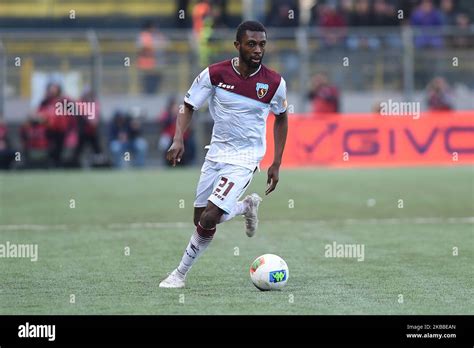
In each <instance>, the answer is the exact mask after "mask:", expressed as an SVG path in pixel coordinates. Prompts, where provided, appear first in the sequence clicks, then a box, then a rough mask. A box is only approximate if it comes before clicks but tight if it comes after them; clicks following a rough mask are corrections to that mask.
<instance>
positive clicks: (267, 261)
mask: <svg viewBox="0 0 474 348" xmlns="http://www.w3.org/2000/svg"><path fill="white" fill-rule="evenodd" d="M288 276H289V271H288V266H287V264H286V262H285V261H284V260H283V259H282V258H281V257H280V256H277V255H273V254H265V255H262V256H259V257H257V258H256V259H255V261H254V262H253V263H252V265H251V266H250V279H252V283H253V285H255V286H256V287H257V289H259V290H261V291H266V290H279V289H281V288H283V287H284V286H285V284H286V282H287V281H288Z"/></svg>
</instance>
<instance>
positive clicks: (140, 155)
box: [109, 111, 148, 168]
mask: <svg viewBox="0 0 474 348" xmlns="http://www.w3.org/2000/svg"><path fill="white" fill-rule="evenodd" d="M109 136H110V144H109V146H110V152H111V153H112V161H113V164H114V166H115V167H116V168H123V167H124V164H125V162H128V161H131V163H132V165H133V166H135V167H143V166H144V165H145V157H146V152H147V149H148V144H147V142H146V140H145V139H144V138H143V137H142V125H141V121H140V119H139V116H138V115H134V116H133V117H130V116H128V115H127V114H125V113H123V112H121V111H117V112H115V114H114V117H113V120H112V124H111V125H110V133H109Z"/></svg>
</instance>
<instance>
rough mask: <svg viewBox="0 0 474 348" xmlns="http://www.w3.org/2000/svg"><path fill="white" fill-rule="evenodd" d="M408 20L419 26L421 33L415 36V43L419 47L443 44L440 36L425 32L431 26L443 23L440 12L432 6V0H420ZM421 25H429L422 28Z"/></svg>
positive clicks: (429, 29) (430, 29)
mask: <svg viewBox="0 0 474 348" xmlns="http://www.w3.org/2000/svg"><path fill="white" fill-rule="evenodd" d="M410 22H411V24H412V25H413V26H417V27H421V28H422V31H421V33H418V34H416V36H415V45H416V46H417V47H419V48H421V47H433V48H439V47H441V46H442V45H443V41H442V38H441V36H440V35H439V34H438V35H436V34H427V32H428V31H432V30H433V27H440V26H442V25H443V17H442V15H441V12H440V11H439V10H438V9H436V8H435V7H434V4H433V1H432V0H422V1H421V4H420V5H419V6H418V7H417V9H416V10H415V11H414V12H413V13H412V15H411V19H410ZM423 27H429V28H424V29H423Z"/></svg>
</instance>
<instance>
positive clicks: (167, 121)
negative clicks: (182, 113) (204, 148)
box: [158, 97, 196, 165]
mask: <svg viewBox="0 0 474 348" xmlns="http://www.w3.org/2000/svg"><path fill="white" fill-rule="evenodd" d="M178 112H179V110H178V103H177V102H176V99H175V98H174V97H171V98H169V99H168V105H167V107H166V110H165V111H164V112H163V113H162V114H161V115H160V117H159V119H158V124H159V128H160V139H159V141H158V151H159V153H160V155H161V158H163V159H164V158H165V157H166V152H167V151H168V149H169V148H170V146H171V144H172V143H173V136H174V132H175V128H176V119H177V116H178ZM183 139H184V148H185V151H184V155H183V157H182V159H181V162H180V164H182V165H187V164H192V163H193V161H194V156H195V152H196V148H195V144H194V136H193V132H192V129H191V126H190V127H189V128H188V129H187V130H186V132H185V133H184V136H183ZM166 164H167V165H171V163H170V162H168V161H166Z"/></svg>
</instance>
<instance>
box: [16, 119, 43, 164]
mask: <svg viewBox="0 0 474 348" xmlns="http://www.w3.org/2000/svg"><path fill="white" fill-rule="evenodd" d="M20 137H21V143H22V154H23V159H24V161H25V165H24V167H25V168H47V167H48V166H49V156H50V151H49V148H50V146H49V140H48V127H47V125H46V121H45V120H44V118H42V117H41V116H39V115H37V114H34V113H33V114H31V115H30V116H29V117H28V119H27V120H26V121H25V123H23V124H22V125H21V127H20Z"/></svg>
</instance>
